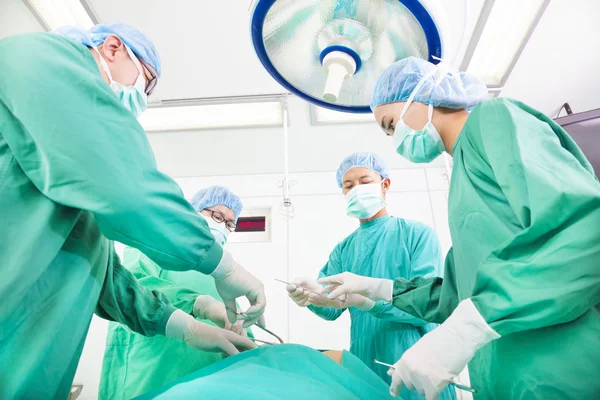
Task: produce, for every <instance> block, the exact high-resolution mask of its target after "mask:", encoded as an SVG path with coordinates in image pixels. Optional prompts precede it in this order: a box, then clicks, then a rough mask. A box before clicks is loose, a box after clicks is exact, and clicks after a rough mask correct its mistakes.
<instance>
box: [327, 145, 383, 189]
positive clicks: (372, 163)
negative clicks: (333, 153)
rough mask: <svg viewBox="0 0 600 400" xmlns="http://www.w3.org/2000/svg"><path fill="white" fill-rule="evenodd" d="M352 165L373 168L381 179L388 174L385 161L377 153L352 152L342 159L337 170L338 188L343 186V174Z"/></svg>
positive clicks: (352, 166)
mask: <svg viewBox="0 0 600 400" xmlns="http://www.w3.org/2000/svg"><path fill="white" fill-rule="evenodd" d="M354 167H363V168H368V169H370V170H373V171H375V172H377V173H378V174H379V175H381V178H383V179H385V178H387V177H388V176H390V171H388V169H387V167H386V165H385V163H384V162H383V160H382V159H381V157H379V156H378V155H377V154H375V153H369V152H358V153H352V154H350V155H349V156H348V157H346V158H344V161H342V163H341V164H340V166H339V168H338V170H337V174H336V178H337V184H338V186H339V187H340V188H341V187H343V178H344V175H345V174H346V172H348V170H349V169H350V168H354Z"/></svg>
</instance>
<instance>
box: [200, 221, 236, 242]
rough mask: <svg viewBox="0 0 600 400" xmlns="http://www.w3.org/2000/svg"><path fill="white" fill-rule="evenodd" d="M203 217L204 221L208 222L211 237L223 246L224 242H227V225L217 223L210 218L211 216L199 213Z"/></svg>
mask: <svg viewBox="0 0 600 400" xmlns="http://www.w3.org/2000/svg"><path fill="white" fill-rule="evenodd" d="M200 215H202V216H203V217H204V219H205V220H206V223H208V227H209V228H210V233H212V235H213V237H214V238H215V241H216V242H217V243H219V244H220V245H221V246H225V243H227V238H228V237H229V233H230V232H229V229H227V227H226V226H225V224H224V223H221V224H220V223H218V222H217V221H215V220H214V219H212V217H207V216H206V215H204V214H200Z"/></svg>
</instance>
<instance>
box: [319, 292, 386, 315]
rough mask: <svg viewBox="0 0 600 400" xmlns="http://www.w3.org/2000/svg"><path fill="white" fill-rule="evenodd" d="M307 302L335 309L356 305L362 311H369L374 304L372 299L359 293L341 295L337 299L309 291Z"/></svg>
mask: <svg viewBox="0 0 600 400" xmlns="http://www.w3.org/2000/svg"><path fill="white" fill-rule="evenodd" d="M309 303H310V304H312V305H315V306H317V307H330V308H336V309H342V308H350V307H356V308H358V309H361V310H363V311H369V310H370V309H371V308H373V306H375V302H374V301H373V300H371V299H368V298H366V297H365V296H361V295H360V294H348V295H342V296H341V297H340V298H339V299H330V298H327V297H325V295H317V294H313V293H311V294H310V296H309Z"/></svg>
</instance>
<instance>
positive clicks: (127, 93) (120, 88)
mask: <svg viewBox="0 0 600 400" xmlns="http://www.w3.org/2000/svg"><path fill="white" fill-rule="evenodd" d="M123 45H124V46H125V49H126V50H127V54H129V58H131V61H133V63H134V64H135V67H136V68H137V70H138V73H139V75H138V77H137V79H136V80H135V83H134V84H133V86H125V85H123V84H121V83H119V82H117V81H115V80H113V78H112V74H111V73H110V69H109V68H108V63H107V62H106V60H105V59H104V58H103V57H102V55H101V54H100V52H99V51H98V48H96V47H94V50H96V53H98V57H99V58H100V64H102V69H104V72H106V76H108V80H109V81H110V88H111V89H112V90H113V92H115V94H116V95H117V97H118V98H119V100H120V101H121V104H123V106H124V107H125V108H126V109H128V110H129V111H131V112H132V113H133V115H134V116H135V117H136V118H138V117H139V116H140V115H141V114H142V113H143V112H144V111H146V108H147V107H148V96H146V80H145V79H144V72H143V71H142V66H141V65H140V62H139V61H138V59H137V57H136V56H135V54H133V51H131V49H130V48H129V47H128V46H127V45H125V44H123Z"/></svg>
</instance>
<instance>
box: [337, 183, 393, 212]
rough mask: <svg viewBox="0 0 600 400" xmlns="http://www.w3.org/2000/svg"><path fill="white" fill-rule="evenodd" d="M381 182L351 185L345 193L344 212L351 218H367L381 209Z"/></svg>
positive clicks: (383, 201) (382, 205) (383, 203)
mask: <svg viewBox="0 0 600 400" xmlns="http://www.w3.org/2000/svg"><path fill="white" fill-rule="evenodd" d="M381 183H383V182H381ZM381 183H371V184H365V185H358V186H355V187H353V188H352V190H350V191H349V192H348V194H346V203H347V209H346V214H347V215H348V216H349V217H352V218H358V219H368V218H371V217H372V216H373V215H375V214H377V213H378V212H379V211H381V210H382V209H383V207H385V200H384V199H383V194H382V193H381Z"/></svg>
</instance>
